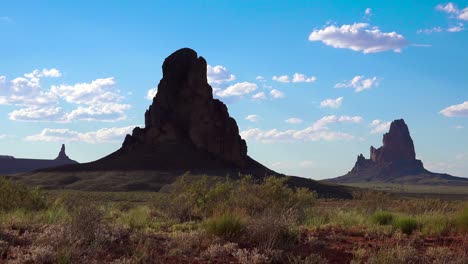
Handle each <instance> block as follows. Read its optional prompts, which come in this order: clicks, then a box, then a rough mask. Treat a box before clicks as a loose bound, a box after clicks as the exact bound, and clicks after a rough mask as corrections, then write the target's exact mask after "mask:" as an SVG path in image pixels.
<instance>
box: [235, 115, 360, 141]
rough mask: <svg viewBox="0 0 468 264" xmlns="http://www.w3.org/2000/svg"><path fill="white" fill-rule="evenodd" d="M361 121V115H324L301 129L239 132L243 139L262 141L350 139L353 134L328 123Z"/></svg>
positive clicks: (255, 129)
mask: <svg viewBox="0 0 468 264" xmlns="http://www.w3.org/2000/svg"><path fill="white" fill-rule="evenodd" d="M361 121H362V117H360V116H325V117H323V118H321V119H319V120H317V121H316V122H315V123H313V124H312V125H311V126H309V127H307V128H305V129H302V130H292V129H291V130H285V131H280V130H278V129H271V130H262V129H259V128H254V129H249V130H245V131H242V132H241V133H240V134H241V137H242V138H243V139H246V140H256V141H260V142H263V143H272V142H292V141H320V140H325V141H334V140H351V139H353V138H354V136H352V135H351V134H348V133H344V132H338V131H332V130H331V129H330V128H329V125H330V124H333V123H360V122H361Z"/></svg>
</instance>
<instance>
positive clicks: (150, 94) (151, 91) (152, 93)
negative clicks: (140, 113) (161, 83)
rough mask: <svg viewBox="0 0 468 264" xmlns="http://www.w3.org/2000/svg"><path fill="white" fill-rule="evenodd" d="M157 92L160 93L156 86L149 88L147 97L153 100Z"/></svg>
mask: <svg viewBox="0 0 468 264" xmlns="http://www.w3.org/2000/svg"><path fill="white" fill-rule="evenodd" d="M157 93H158V88H156V87H155V88H151V89H149V90H148V92H147V93H146V99H148V100H151V101H152V100H153V98H154V97H155V96H156V94H157Z"/></svg>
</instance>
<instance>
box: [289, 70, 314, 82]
mask: <svg viewBox="0 0 468 264" xmlns="http://www.w3.org/2000/svg"><path fill="white" fill-rule="evenodd" d="M316 80H317V77H315V76H311V77H307V76H306V75H304V74H302V73H297V72H296V73H294V75H293V79H292V82H293V83H299V82H306V83H310V82H315V81H316Z"/></svg>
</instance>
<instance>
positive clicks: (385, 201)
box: [353, 190, 391, 212]
mask: <svg viewBox="0 0 468 264" xmlns="http://www.w3.org/2000/svg"><path fill="white" fill-rule="evenodd" d="M353 197H354V198H355V199H356V200H359V201H360V208H361V210H363V211H366V212H374V211H377V210H385V209H386V208H387V207H389V204H390V200H391V197H390V194H389V193H386V192H381V191H375V190H368V191H359V192H356V193H354V194H353Z"/></svg>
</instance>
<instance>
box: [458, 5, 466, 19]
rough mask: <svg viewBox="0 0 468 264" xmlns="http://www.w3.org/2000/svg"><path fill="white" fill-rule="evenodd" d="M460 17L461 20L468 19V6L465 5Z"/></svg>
mask: <svg viewBox="0 0 468 264" xmlns="http://www.w3.org/2000/svg"><path fill="white" fill-rule="evenodd" d="M458 18H459V19H461V20H468V7H465V8H464V9H463V10H462V11H460V14H459V15H458Z"/></svg>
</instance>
